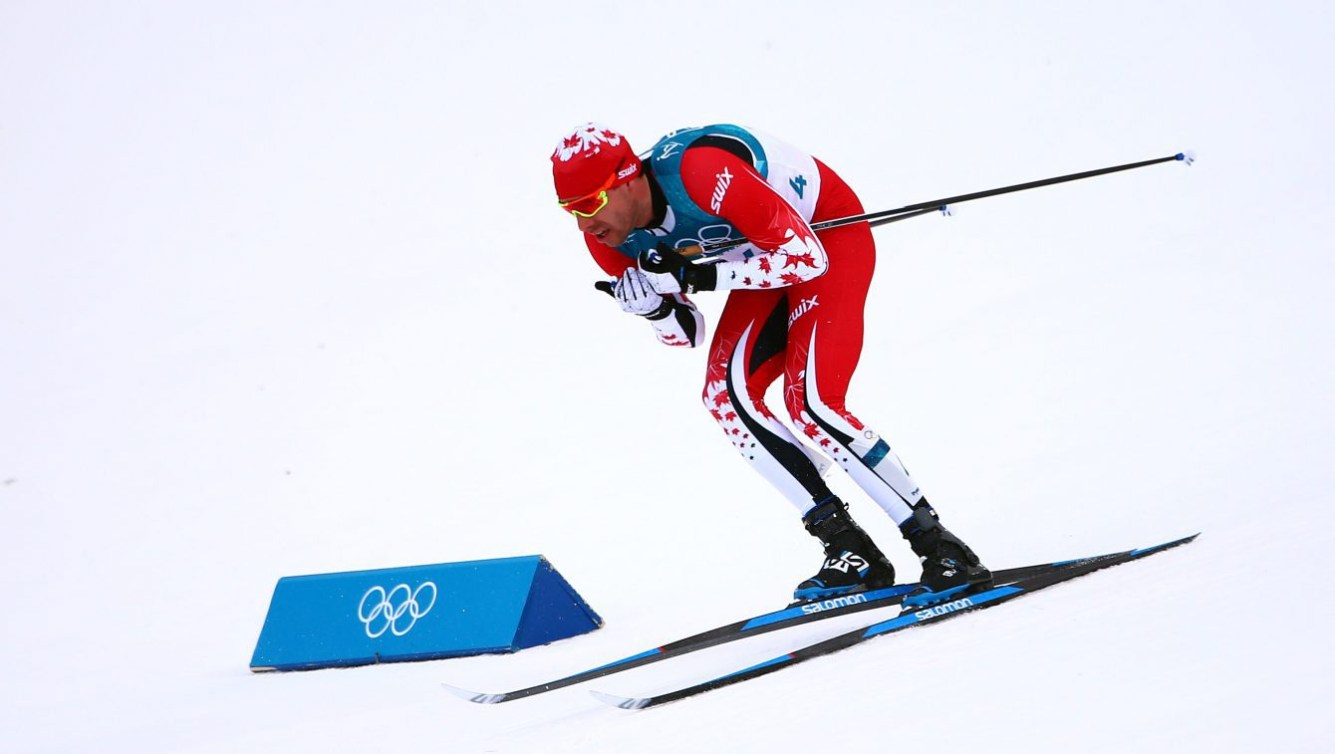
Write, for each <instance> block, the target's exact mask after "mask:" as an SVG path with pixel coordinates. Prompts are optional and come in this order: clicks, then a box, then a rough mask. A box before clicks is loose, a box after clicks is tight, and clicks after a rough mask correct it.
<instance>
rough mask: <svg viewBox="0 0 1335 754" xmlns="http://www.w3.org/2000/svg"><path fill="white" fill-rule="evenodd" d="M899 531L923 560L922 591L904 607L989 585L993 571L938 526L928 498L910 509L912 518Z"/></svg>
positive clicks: (927, 602)
mask: <svg viewBox="0 0 1335 754" xmlns="http://www.w3.org/2000/svg"><path fill="white" fill-rule="evenodd" d="M899 530H900V531H901V532H902V533H903V534H904V539H907V540H908V541H909V547H912V548H913V552H914V553H916V554H917V555H918V557H919V558H921V559H922V579H921V584H922V586H923V589H922V591H921V592H918V593H915V594H914V595H911V596H910V597H909V598H908V599H906V600H905V602H904V604H906V605H910V604H931V603H932V602H939V601H941V600H944V599H946V598H948V597H951V596H954V595H957V594H961V593H963V592H967V591H977V590H979V589H984V588H986V587H988V586H989V585H991V583H992V572H991V571H989V570H987V568H986V567H985V566H984V565H983V564H982V562H980V561H979V560H978V556H977V555H975V554H974V552H973V550H971V549H969V546H968V545H966V544H964V542H963V541H962V540H960V538H959V537H957V536H955V535H954V534H951V533H950V531H949V530H947V529H946V527H944V526H942V525H941V522H940V520H938V518H937V515H936V511H935V510H933V509H932V506H931V505H929V504H928V503H927V498H923V499H922V500H920V501H918V503H917V505H914V506H913V517H912V518H910V519H909V520H907V521H905V522H904V523H903V524H900V526H899Z"/></svg>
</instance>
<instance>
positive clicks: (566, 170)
mask: <svg viewBox="0 0 1335 754" xmlns="http://www.w3.org/2000/svg"><path fill="white" fill-rule="evenodd" d="M640 169H641V166H640V158H639V157H637V156H635V152H634V151H633V150H632V149H631V148H630V142H628V141H626V137H624V136H622V135H621V134H619V133H617V132H616V131H613V130H612V129H610V128H604V127H603V126H600V125H598V124H597V123H585V124H584V125H582V126H578V127H577V128H575V129H574V130H573V131H571V132H570V133H569V134H567V135H566V137H565V138H563V139H561V142H560V143H559V144H557V145H556V151H555V152H552V179H553V180H554V181H555V183H556V198H557V199H559V200H561V201H569V200H571V199H578V198H580V197H583V196H587V195H589V194H592V193H593V192H595V191H597V190H599V189H601V188H603V186H604V184H606V183H607V181H608V180H609V179H611V180H612V184H611V185H610V186H607V188H613V187H616V186H620V185H621V184H623V183H626V182H628V181H630V180H632V179H634V178H635V177H636V176H638V175H639V174H640ZM613 176H615V178H613Z"/></svg>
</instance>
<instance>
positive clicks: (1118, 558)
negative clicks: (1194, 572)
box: [590, 534, 1198, 709]
mask: <svg viewBox="0 0 1335 754" xmlns="http://www.w3.org/2000/svg"><path fill="white" fill-rule="evenodd" d="M1197 536H1198V535H1195V534H1193V535H1191V536H1190V537H1184V538H1182V539H1178V540H1174V541H1172V542H1166V543H1164V544H1161V545H1158V546H1155V547H1148V548H1144V549H1140V550H1129V551H1127V552H1124V553H1118V554H1116V555H1111V556H1102V557H1099V558H1088V559H1085V560H1077V561H1069V562H1068V563H1066V564H1063V565H1064V567H1048V568H1041V569H1040V570H1039V571H1037V572H1031V573H1029V574H1028V575H1026V576H1023V577H1020V578H1013V579H998V580H996V581H995V582H994V584H993V586H991V587H990V588H988V589H985V590H983V591H979V592H975V593H973V594H968V595H966V596H963V597H960V598H958V599H954V600H949V601H944V602H940V603H937V604H934V605H929V606H922V607H920V608H914V607H907V608H904V609H903V610H902V611H901V612H900V614H899V616H898V617H895V618H891V619H889V620H885V621H881V622H880V623H875V624H873V625H871V626H868V627H866V628H859V629H857V630H855V631H849V632H848V633H844V634H840V635H838V636H835V637H832V638H830V639H826V640H824V641H820V642H816V643H815V644H810V645H808V646H805V647H802V648H800V649H796V650H793V651H792V652H789V653H787V654H784V655H780V656H778V657H775V658H773V659H770V660H767V661H765V662H762V663H759V664H757V665H752V666H751V667H749V668H744V669H742V670H738V671H736V672H734V673H729V674H727V675H723V676H719V677H717V678H713V679H711V680H708V681H704V682H702V683H697V684H695V685H692V686H686V687H684V688H680V689H676V690H674V691H668V692H665V693H661V694H656V695H653V696H641V697H624V696H614V695H612V694H604V693H602V692H599V691H593V692H590V693H592V694H593V695H594V697H596V698H597V699H598V700H599V701H602V702H605V703H607V704H610V705H612V706H614V707H620V708H622V709H644V708H646V707H656V706H658V705H660V704H667V703H668V702H675V701H677V700H678V699H685V698H686V697H688V696H694V695H696V694H701V693H704V692H706V691H712V690H714V689H718V688H723V687H724V686H731V685H732V684H734V683H740V682H742V681H746V680H750V679H752V678H758V677H760V676H762V675H768V674H770V673H773V672H775V671H778V670H782V669H783V668H786V667H790V666H792V665H796V664H798V663H799V662H803V661H805V660H809V659H811V658H813V657H820V656H821V655H827V654H831V653H833V652H838V651H839V650H842V649H847V648H848V647H851V646H853V645H855V644H860V643H862V642H864V641H866V640H868V639H872V638H875V637H877V636H883V635H885V634H890V633H895V632H896V631H903V630H904V629H906V628H912V627H914V626H921V625H924V624H927V623H936V622H939V621H943V620H946V619H947V618H952V617H954V616H956V615H960V614H961V613H966V612H970V611H973V610H981V609H983V608H987V607H992V606H994V605H999V604H1001V603H1003V602H1008V601H1010V600H1013V599H1015V598H1016V597H1020V596H1022V595H1025V594H1029V593H1030V592H1036V591H1038V590H1040V589H1044V588H1047V587H1049V586H1052V585H1054V584H1060V583H1062V582H1065V581H1070V580H1071V579H1075V578H1079V577H1081V576H1084V575H1086V574H1089V573H1093V572H1094V571H1098V570H1102V569H1104V568H1108V567H1111V566H1115V565H1120V564H1122V563H1127V562H1130V561H1132V560H1139V559H1140V558H1144V557H1147V556H1149V555H1153V554H1155V553H1159V552H1163V551H1164V550H1167V549H1169V548H1172V547H1177V546H1179V545H1184V544H1186V543H1188V542H1191V541H1192V540H1194V539H1195V538H1196V537H1197ZM1054 565H1056V564H1054Z"/></svg>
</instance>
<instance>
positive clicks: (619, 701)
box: [589, 690, 649, 709]
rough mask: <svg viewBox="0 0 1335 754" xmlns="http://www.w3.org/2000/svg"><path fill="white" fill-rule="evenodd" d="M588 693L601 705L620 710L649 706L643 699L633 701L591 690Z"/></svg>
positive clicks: (625, 697) (632, 699)
mask: <svg viewBox="0 0 1335 754" xmlns="http://www.w3.org/2000/svg"><path fill="white" fill-rule="evenodd" d="M589 693H590V694H591V695H593V698H594V699H597V700H598V701H600V702H602V703H603V704H607V705H611V706H613V707H618V708H620V709H643V708H644V707H645V706H647V705H648V704H649V700H648V699H643V698H641V699H635V698H632V697H628V696H617V695H615V694H604V693H603V692H601V691H593V690H590V691H589Z"/></svg>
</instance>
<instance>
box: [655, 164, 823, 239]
mask: <svg viewBox="0 0 1335 754" xmlns="http://www.w3.org/2000/svg"><path fill="white" fill-rule="evenodd" d="M681 179H682V183H683V184H684V185H685V187H686V194H687V195H688V196H690V197H691V200H692V201H694V202H695V203H696V204H698V205H700V207H701V208H702V209H704V210H705V211H707V212H709V213H711V214H714V215H717V216H719V217H722V218H723V219H725V220H727V221H728V222H730V223H732V225H733V227H735V228H737V230H739V231H740V232H741V233H742V235H743V236H745V237H746V239H747V240H748V241H750V242H751V243H752V244H754V245H755V246H756V247H758V248H760V249H763V250H765V251H775V250H776V249H778V248H779V247H780V246H782V245H783V243H784V241H786V240H787V239H788V238H791V237H792V235H793V234H794V233H795V234H797V235H801V236H813V237H814V235H815V234H814V233H812V231H811V226H810V225H808V224H807V221H806V220H804V219H802V216H801V215H799V214H798V213H797V210H795V209H793V205H791V204H789V203H788V202H786V201H784V199H783V197H781V196H779V194H778V193H777V192H776V191H775V190H774V187H772V186H770V185H769V184H768V183H766V182H765V179H764V178H762V177H761V176H760V173H758V172H756V169H755V168H754V167H752V166H751V164H750V163H748V162H747V161H746V160H743V159H742V158H740V157H738V156H737V155H735V154H732V153H731V152H728V151H727V150H724V149H720V148H718V147H691V148H690V149H687V150H686V151H685V153H683V154H682V157H681ZM790 231H791V232H790Z"/></svg>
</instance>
